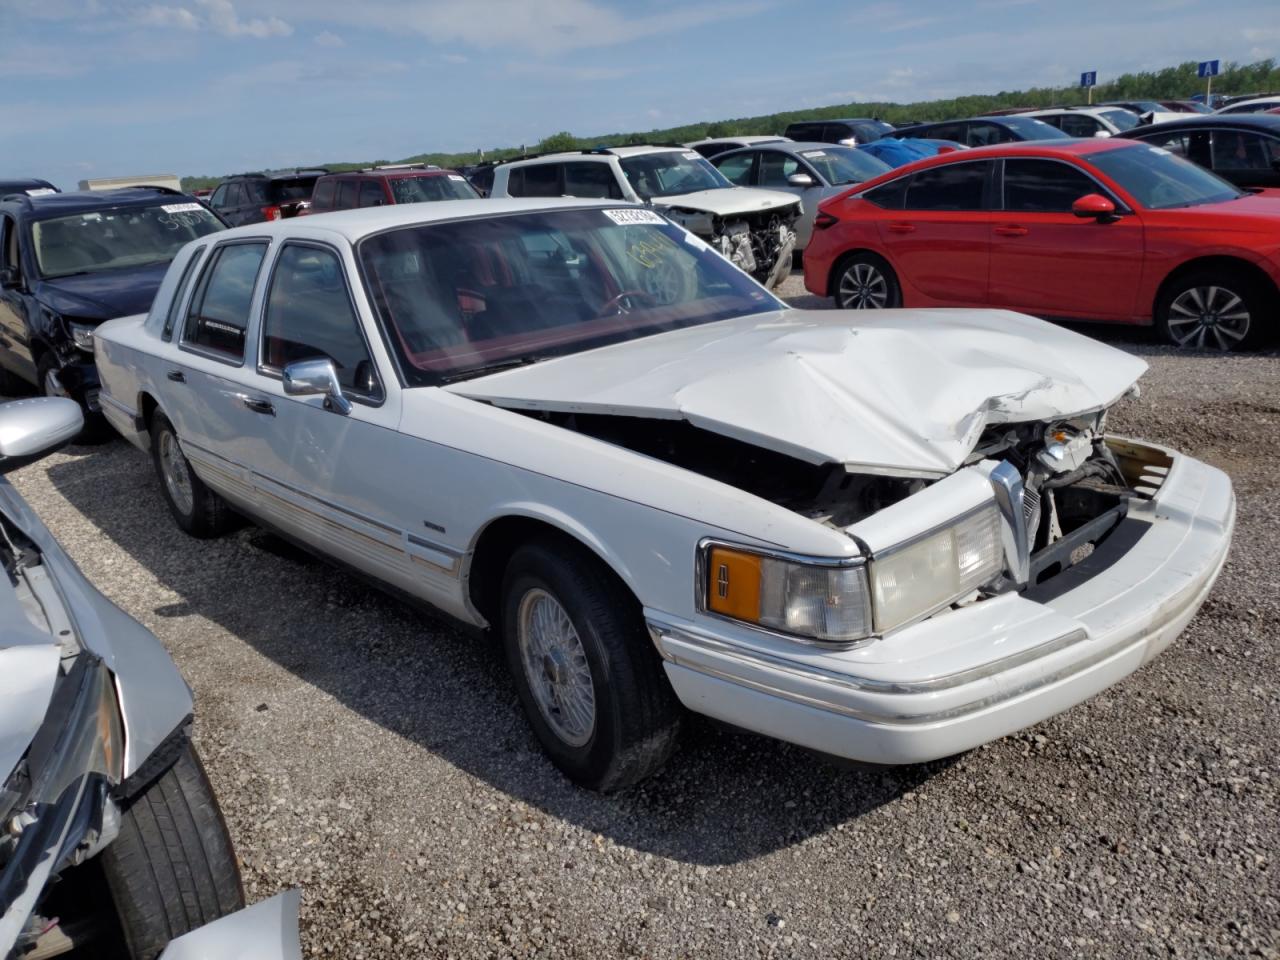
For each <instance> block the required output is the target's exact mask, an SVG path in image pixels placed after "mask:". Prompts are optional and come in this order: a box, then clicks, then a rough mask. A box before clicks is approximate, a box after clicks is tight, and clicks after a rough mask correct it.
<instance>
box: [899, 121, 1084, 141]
mask: <svg viewBox="0 0 1280 960" xmlns="http://www.w3.org/2000/svg"><path fill="white" fill-rule="evenodd" d="M893 135H894V136H895V137H898V138H899V139H902V138H910V139H913V140H915V139H925V140H954V141H955V142H956V143H963V144H964V145H965V146H966V147H986V146H990V145H991V144H993V143H1014V142H1015V141H1019V140H1062V139H1064V138H1065V139H1070V138H1069V137H1068V136H1067V134H1065V133H1063V132H1062V131H1061V130H1059V129H1058V128H1057V127H1054V126H1051V125H1049V124H1047V123H1045V122H1044V121H1043V120H1036V119H1034V118H1032V117H1019V116H1007V117H972V118H970V119H968V120H944V121H942V122H941V123H921V124H917V125H916V126H914V127H906V128H904V129H902V130H895V131H894V132H893Z"/></svg>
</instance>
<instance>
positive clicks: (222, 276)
mask: <svg viewBox="0 0 1280 960" xmlns="http://www.w3.org/2000/svg"><path fill="white" fill-rule="evenodd" d="M266 252H267V245H266V244H265V243H235V244H228V245H226V246H224V247H220V248H219V249H218V250H217V251H215V253H214V254H213V257H212V259H211V260H210V261H209V266H208V267H207V268H206V269H205V272H204V274H203V276H201V278H200V286H199V288H198V289H197V290H196V292H195V295H194V296H193V297H192V298H191V307H190V308H189V309H188V310H187V322H186V325H185V326H184V327H183V331H182V342H183V343H186V344H190V345H192V346H196V347H203V348H204V349H206V350H210V351H213V352H214V353H218V354H221V355H222V356H224V357H226V358H227V359H229V360H235V361H240V360H243V359H244V332H245V329H246V328H247V327H248V326H249V304H250V303H251V302H252V301H253V286H254V283H256V282H257V279H258V268H259V267H261V266H262V258H263V257H264V256H265V255H266Z"/></svg>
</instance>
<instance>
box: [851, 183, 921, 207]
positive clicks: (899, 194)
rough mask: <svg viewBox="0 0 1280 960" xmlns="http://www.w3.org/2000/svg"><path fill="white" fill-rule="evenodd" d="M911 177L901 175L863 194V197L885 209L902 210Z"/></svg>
mask: <svg viewBox="0 0 1280 960" xmlns="http://www.w3.org/2000/svg"><path fill="white" fill-rule="evenodd" d="M910 179H911V178H910V177H899V178H898V179H897V180H891V181H890V182H888V183H885V184H881V185H880V186H878V187H876V188H875V189H874V190H868V191H867V192H866V193H864V194H862V199H863V200H867V201H869V202H871V203H874V204H875V205H876V206H877V207H882V208H883V209H885V210H901V209H902V208H903V206H904V205H905V203H906V199H907V183H908V181H910Z"/></svg>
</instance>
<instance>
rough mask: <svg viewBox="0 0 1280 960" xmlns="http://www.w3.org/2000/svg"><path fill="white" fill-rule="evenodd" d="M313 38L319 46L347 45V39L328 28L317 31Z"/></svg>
mask: <svg viewBox="0 0 1280 960" xmlns="http://www.w3.org/2000/svg"><path fill="white" fill-rule="evenodd" d="M312 40H313V41H314V42H315V44H316V45H317V46H321V47H345V46H346V45H347V41H345V40H343V39H342V38H341V37H340V36H338V35H337V34H336V33H331V32H330V31H328V30H325V31H324V32H322V33H317V34H316V35H315V36H314V37H313V38H312Z"/></svg>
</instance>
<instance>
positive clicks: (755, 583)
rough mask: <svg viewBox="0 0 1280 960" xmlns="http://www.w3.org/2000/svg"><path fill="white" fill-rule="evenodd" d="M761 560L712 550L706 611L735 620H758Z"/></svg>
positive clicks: (731, 551) (731, 552) (746, 555)
mask: <svg viewBox="0 0 1280 960" xmlns="http://www.w3.org/2000/svg"><path fill="white" fill-rule="evenodd" d="M761 560H762V558H761V557H759V556H755V555H753V554H749V553H739V552H738V551H737V550H729V549H727V548H725V547H713V548H712V549H711V554H710V562H708V564H707V568H708V569H707V580H708V583H707V609H708V610H711V611H713V612H715V613H719V614H722V615H724V616H726V617H733V618H734V619H735V620H747V621H750V622H752V623H754V622H756V621H758V620H759V619H760V564H761Z"/></svg>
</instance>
